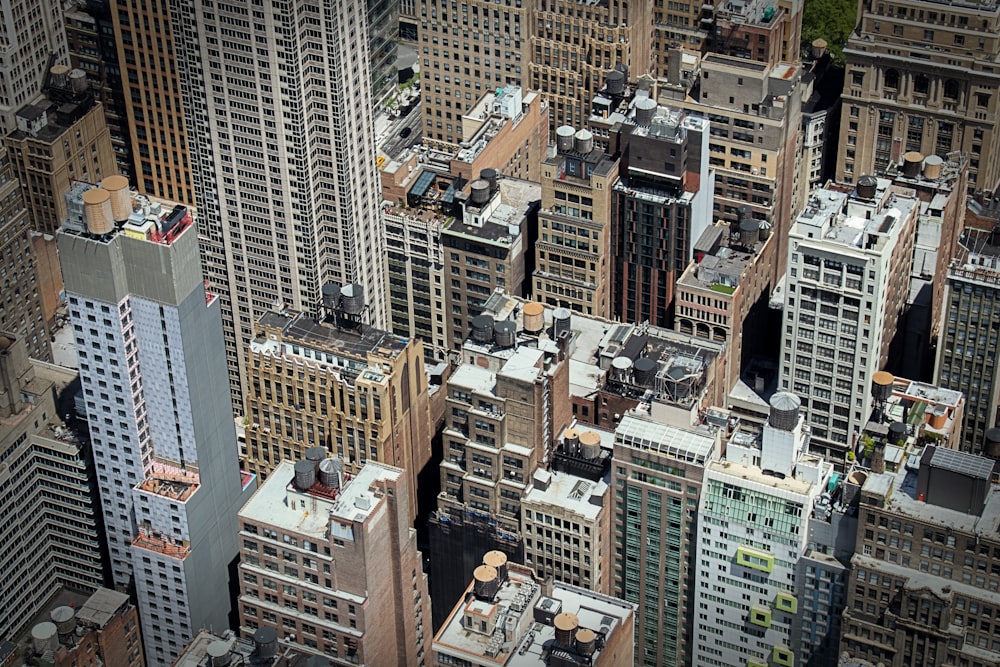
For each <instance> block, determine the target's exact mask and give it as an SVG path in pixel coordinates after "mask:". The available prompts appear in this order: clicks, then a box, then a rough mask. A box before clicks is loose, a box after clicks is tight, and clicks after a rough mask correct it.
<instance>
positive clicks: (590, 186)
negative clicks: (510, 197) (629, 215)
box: [529, 125, 619, 317]
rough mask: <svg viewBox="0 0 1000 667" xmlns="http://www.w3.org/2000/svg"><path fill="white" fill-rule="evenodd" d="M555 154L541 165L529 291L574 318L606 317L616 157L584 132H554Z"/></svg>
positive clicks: (607, 312) (564, 128)
mask: <svg viewBox="0 0 1000 667" xmlns="http://www.w3.org/2000/svg"><path fill="white" fill-rule="evenodd" d="M556 138H557V143H556V151H555V154H554V155H552V156H551V157H548V158H546V159H545V161H544V162H542V174H541V176H542V178H541V183H542V201H541V210H540V211H539V214H538V222H539V230H538V240H537V242H536V243H535V247H534V255H535V271H534V273H533V275H532V277H531V288H530V290H529V291H530V292H531V293H532V294H533V295H534V298H535V299H537V300H538V301H542V302H544V303H547V304H549V305H552V306H561V307H564V308H570V309H572V310H575V311H576V312H578V313H585V314H587V315H597V316H599V317H608V316H609V314H610V312H611V285H610V274H611V261H612V260H611V256H610V251H611V199H612V197H611V193H612V186H613V185H614V183H615V181H616V180H617V179H618V163H619V159H618V158H617V157H612V156H608V155H605V153H604V151H603V150H601V149H599V148H594V141H593V134H592V133H591V131H590V130H586V129H581V130H578V131H575V132H574V128H572V127H570V126H568V125H566V126H562V127H559V128H558V129H557V130H556Z"/></svg>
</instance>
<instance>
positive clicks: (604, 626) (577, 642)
mask: <svg viewBox="0 0 1000 667" xmlns="http://www.w3.org/2000/svg"><path fill="white" fill-rule="evenodd" d="M480 562H481V563H482V564H481V565H479V566H478V567H476V568H475V570H474V571H473V580H472V583H471V584H469V585H468V586H467V587H466V588H465V594H464V595H462V596H461V598H460V599H459V600H458V603H457V604H456V605H455V607H454V608H453V609H452V610H451V611H450V612H449V614H448V618H447V620H446V621H445V623H444V625H443V626H442V627H441V629H440V630H438V633H437V635H436V636H435V637H434V645H433V650H434V662H433V664H435V665H467V666H468V667H493V666H494V665H502V666H504V667H542V666H543V665H566V666H567V667H568V666H569V665H593V667H631V665H632V659H633V656H634V653H635V650H634V647H633V644H632V632H633V628H634V626H635V606H634V605H633V604H631V603H628V602H625V601H623V600H619V599H617V598H613V597H610V596H608V595H602V594H600V593H594V592H592V591H588V590H587V589H584V588H578V587H576V586H570V585H568V584H563V583H555V584H553V583H552V582H551V581H545V582H543V581H541V580H538V579H535V577H534V576H533V575H532V572H531V569H530V568H527V567H524V566H523V565H519V564H517V563H513V562H510V561H508V559H507V557H506V556H504V554H503V553H501V552H498V551H491V552H487V553H486V554H485V555H484V556H483V558H482V561H480Z"/></svg>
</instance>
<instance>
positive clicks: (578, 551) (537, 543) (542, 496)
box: [521, 427, 614, 594]
mask: <svg viewBox="0 0 1000 667" xmlns="http://www.w3.org/2000/svg"><path fill="white" fill-rule="evenodd" d="M613 440H614V434H612V433H608V432H607V431H598V430H596V429H593V428H589V429H581V430H578V429H576V428H573V427H570V428H567V429H566V430H564V431H563V432H562V434H561V435H560V437H559V445H558V447H557V448H556V449H555V451H554V452H553V454H552V469H551V470H546V469H544V468H539V469H537V470H535V472H534V474H533V475H532V476H531V485H530V486H529V487H528V488H527V490H526V491H525V492H524V495H523V496H522V497H521V527H522V529H523V531H524V538H525V539H524V564H525V565H526V566H528V567H531V568H533V569H534V570H535V574H536V575H537V576H538V577H539V578H545V577H548V576H551V577H553V578H554V579H555V580H556V581H561V582H562V583H565V584H572V585H573V586H580V587H581V588H586V589H588V590H592V591H597V592H598V593H605V594H608V593H610V592H611V578H612V570H611V567H612V565H611V564H612V562H614V561H613V560H612V557H611V545H610V543H609V539H608V536H609V535H610V533H611V531H610V526H611V513H612V509H611V496H612V494H611V492H610V488H611V486H610V482H611V449H612V441H613Z"/></svg>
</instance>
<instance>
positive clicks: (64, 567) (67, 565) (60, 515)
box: [0, 330, 104, 637]
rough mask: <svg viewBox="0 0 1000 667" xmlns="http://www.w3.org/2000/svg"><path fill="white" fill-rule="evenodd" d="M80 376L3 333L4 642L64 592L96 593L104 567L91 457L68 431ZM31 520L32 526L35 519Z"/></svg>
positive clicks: (0, 534)
mask: <svg viewBox="0 0 1000 667" xmlns="http://www.w3.org/2000/svg"><path fill="white" fill-rule="evenodd" d="M75 380H76V373H74V372H73V371H71V370H68V369H58V368H56V367H54V366H51V365H49V364H40V363H37V362H34V361H32V360H30V359H29V358H28V350H26V349H25V346H24V340H23V339H22V338H21V337H20V336H19V335H15V334H11V333H8V332H6V331H3V330H0V461H2V462H3V465H2V468H0V514H2V515H3V516H4V517H9V518H10V520H8V521H5V522H4V526H3V528H0V541H2V542H3V544H5V545H8V547H9V548H6V549H4V550H3V552H2V554H0V572H3V573H4V578H3V583H2V584H0V636H3V637H13V636H16V634H17V633H19V632H20V629H21V628H23V627H24V626H25V624H27V623H28V622H29V621H30V620H31V618H32V616H34V615H36V614H37V613H38V612H39V611H40V609H41V607H42V605H43V604H44V603H45V601H46V599H48V597H49V596H50V595H52V593H53V592H54V591H56V590H57V589H58V588H59V587H60V586H67V587H71V588H74V589H77V590H94V589H95V588H97V587H98V586H101V585H103V584H104V563H103V558H102V557H101V548H100V543H99V536H98V534H97V529H96V527H95V520H96V518H97V516H96V515H97V514H98V512H99V510H98V508H97V507H96V502H95V501H94V499H93V497H92V496H91V493H90V490H91V488H92V485H93V483H94V479H93V477H92V470H90V471H88V467H87V461H86V450H85V447H84V445H83V444H82V443H81V442H80V440H79V438H78V437H77V436H76V434H75V433H73V432H72V431H70V430H69V429H67V428H66V426H65V425H64V424H63V423H62V419H61V418H60V415H59V412H58V408H57V405H56V402H57V397H58V393H59V392H61V391H62V390H63V389H65V388H66V386H67V385H69V384H70V383H72V382H73V381H75ZM29 517H30V520H29Z"/></svg>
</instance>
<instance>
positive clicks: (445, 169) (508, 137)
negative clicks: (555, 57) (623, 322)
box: [380, 86, 549, 359]
mask: <svg viewBox="0 0 1000 667" xmlns="http://www.w3.org/2000/svg"><path fill="white" fill-rule="evenodd" d="M547 109H548V105H547V103H546V102H545V100H544V99H543V98H542V96H541V95H538V94H537V93H528V94H526V95H522V92H521V89H520V88H519V87H517V86H508V87H507V88H505V89H503V90H502V91H498V92H488V93H486V94H485V95H483V97H482V99H481V100H480V101H479V103H478V104H477V105H476V107H475V109H473V111H472V112H470V114H469V115H468V116H467V117H466V118H465V119H464V121H463V122H465V123H466V126H467V128H468V129H469V130H470V132H471V133H472V135H471V136H472V138H471V140H470V142H469V143H470V146H469V147H467V148H459V149H458V150H457V151H456V152H454V153H443V152H440V151H427V150H424V149H423V148H421V149H419V150H412V151H407V152H405V153H404V154H402V155H400V156H399V157H398V158H397V159H394V160H390V161H388V162H387V163H385V164H384V165H383V167H382V170H381V174H380V175H381V180H382V199H383V208H382V215H383V217H384V220H385V233H386V252H387V255H388V259H389V264H388V270H389V273H390V274H391V277H390V279H389V308H390V321H391V323H390V328H391V330H392V331H393V333H395V334H397V335H400V336H406V337H408V338H417V339H420V340H422V341H423V342H424V350H425V352H427V354H428V357H433V358H435V359H444V358H445V357H446V356H447V354H448V352H449V351H450V350H451V344H450V339H451V331H450V329H451V327H452V326H453V325H454V320H453V319H452V316H450V315H448V314H447V311H448V310H449V309H448V307H447V306H446V298H451V299H452V301H454V295H453V293H454V291H455V290H454V288H452V289H450V290H449V292H450V294H449V295H448V297H446V294H445V290H444V287H443V285H445V284H446V283H445V276H444V272H445V251H444V247H443V245H442V229H443V228H445V227H451V228H452V230H453V231H457V230H458V229H459V228H460V227H461V225H458V226H454V223H451V224H449V221H450V220H451V219H452V218H455V219H456V220H457V218H459V217H460V216H461V217H463V218H464V204H465V203H466V202H467V201H468V198H467V196H466V193H465V189H466V185H467V184H468V183H467V182H471V181H474V180H476V179H479V178H483V177H485V178H486V180H489V181H496V185H497V187H498V188H499V190H500V201H501V203H505V204H507V205H508V206H514V207H515V208H520V207H522V206H524V207H525V213H528V214H529V216H530V214H532V213H533V212H534V209H535V208H536V205H535V204H534V202H535V200H537V199H538V195H537V187H535V186H532V185H531V184H529V183H527V182H526V181H532V182H538V181H539V174H540V165H541V162H542V158H543V156H544V154H545V150H546V144H547V137H548V127H549V123H548V113H547ZM529 204H530V207H529ZM497 220H499V218H498V219H497ZM531 220H533V217H529V222H530V221H531ZM517 224H518V228H519V230H520V231H521V232H522V233H525V234H528V233H532V232H533V231H534V230H533V229H523V230H521V229H520V227H521V223H520V221H518V223H517ZM532 226H533V225H532ZM484 227H485V224H484ZM490 228H491V229H494V230H496V229H497V227H495V226H493V225H492V224H491V225H490ZM509 231H510V230H509V228H508V233H509ZM487 238H488V235H487ZM454 242H455V241H454V240H452V243H454ZM459 243H460V242H459ZM518 243H519V244H520V246H521V247H522V249H523V251H524V252H528V251H529V248H528V247H527V246H525V245H524V242H523V241H519V240H518V241H515V239H513V238H512V239H511V243H510V245H511V246H512V247H513V246H515V245H518ZM480 250H481V251H483V252H485V251H486V247H481V248H480ZM490 250H491V251H492V252H493V253H500V254H503V253H502V247H491V248H490ZM459 254H461V253H459ZM480 254H482V253H480ZM522 254H523V253H522ZM508 255H509V256H510V257H511V260H513V259H515V258H516V259H518V260H520V259H522V257H521V255H519V254H518V253H516V252H515V253H513V254H510V253H508ZM448 257H449V258H450V257H451V255H450V254H449V255H448ZM472 259H473V261H479V259H481V258H476V257H473V258H472ZM531 259H532V257H531V254H530V252H529V253H528V256H526V257H523V260H524V262H525V265H526V266H527V265H528V264H530V261H531ZM494 264H495V263H494ZM501 264H502V263H501ZM458 269H459V272H460V273H459V274H458V277H457V278H455V275H456V274H452V273H451V269H450V268H449V269H448V272H449V280H452V279H458V280H459V282H462V279H463V278H468V277H470V275H471V274H470V275H467V271H476V272H478V273H479V274H482V271H477V269H476V268H475V267H472V266H470V267H468V268H466V267H461V266H460V267H458ZM504 270H506V267H505V269H504ZM525 270H527V269H525ZM498 271H499V270H498ZM447 284H448V285H450V283H447ZM473 284H474V287H473V290H477V289H478V293H479V294H481V293H482V289H483V288H484V287H485V288H488V289H490V290H492V289H493V288H495V287H499V286H503V287H504V288H505V289H511V290H513V289H517V290H518V291H520V289H521V288H520V286H515V285H514V284H513V283H512V282H511V277H510V276H507V275H502V276H501V275H496V276H493V277H492V278H491V279H490V280H486V281H482V280H477V281H474V283H473ZM453 305H459V307H461V304H453ZM463 312H464V310H463ZM473 314H478V313H475V312H474V313H473ZM460 319H461V318H460ZM462 322H464V320H462ZM459 326H461V323H460V325H459Z"/></svg>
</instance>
